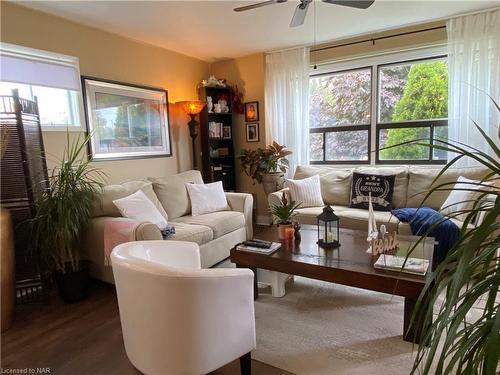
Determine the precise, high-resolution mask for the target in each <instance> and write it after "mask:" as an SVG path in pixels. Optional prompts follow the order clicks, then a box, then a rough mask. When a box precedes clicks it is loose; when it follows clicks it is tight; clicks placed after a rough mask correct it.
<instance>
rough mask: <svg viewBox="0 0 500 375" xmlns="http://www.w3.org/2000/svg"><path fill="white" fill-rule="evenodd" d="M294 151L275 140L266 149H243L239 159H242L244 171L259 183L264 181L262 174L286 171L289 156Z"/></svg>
mask: <svg viewBox="0 0 500 375" xmlns="http://www.w3.org/2000/svg"><path fill="white" fill-rule="evenodd" d="M291 154H292V151H289V150H287V149H286V147H285V146H283V145H280V144H279V143H277V142H275V141H273V143H272V144H271V145H269V146H267V147H266V148H265V149H263V148H258V149H257V150H247V149H243V150H241V153H240V155H239V156H238V159H240V163H241V168H242V170H243V172H245V174H246V175H247V176H249V177H251V178H252V180H254V181H257V182H258V183H261V182H262V176H263V175H265V174H270V173H277V172H281V173H285V172H286V171H287V169H288V160H287V159H286V157H287V156H289V155H291Z"/></svg>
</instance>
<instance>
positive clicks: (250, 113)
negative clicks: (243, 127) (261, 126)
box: [245, 102, 259, 122]
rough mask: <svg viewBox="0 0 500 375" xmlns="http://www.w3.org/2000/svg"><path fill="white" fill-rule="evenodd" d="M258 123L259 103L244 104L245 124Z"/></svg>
mask: <svg viewBox="0 0 500 375" xmlns="http://www.w3.org/2000/svg"><path fill="white" fill-rule="evenodd" d="M254 121H259V102H247V103H245V122H254Z"/></svg>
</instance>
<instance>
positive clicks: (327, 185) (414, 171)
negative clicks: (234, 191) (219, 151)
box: [268, 166, 487, 235]
mask: <svg viewBox="0 0 500 375" xmlns="http://www.w3.org/2000/svg"><path fill="white" fill-rule="evenodd" d="M441 169H442V167H427V166H390V167H389V166H377V167H372V166H366V167H357V168H341V167H323V166H321V167H317V166H298V167H297V169H296V170H295V176H294V179H303V178H307V177H311V176H313V175H319V176H320V181H321V195H322V198H323V201H324V203H325V204H329V205H331V206H332V208H333V209H334V211H335V213H336V215H337V216H338V217H339V219H340V227H341V228H347V229H355V230H363V231H366V230H367V228H368V210H365V209H359V208H350V207H349V202H350V195H351V183H352V175H353V172H359V173H374V174H380V175H396V178H395V182H394V194H393V199H392V204H393V208H401V207H419V206H420V204H421V203H422V201H423V199H424V198H425V196H426V194H427V193H428V192H429V190H430V188H431V185H432V182H433V181H434V179H435V178H436V177H437V175H438V174H439V172H440V171H441ZM486 174H487V171H486V170H484V169H481V168H455V169H449V170H447V171H446V172H445V173H444V174H443V175H442V176H441V177H440V178H439V179H438V181H437V182H436V184H442V183H448V182H456V181H457V179H458V177H460V176H464V177H467V178H469V179H473V180H480V179H482V178H483V177H485V175H486ZM283 192H285V193H286V194H288V189H286V188H285V189H283V190H280V191H278V192H276V193H272V194H270V195H269V197H268V202H269V205H270V206H272V205H277V204H281V195H282V193H283ZM448 194H449V191H437V192H434V193H433V194H431V195H430V197H429V198H428V199H427V200H426V201H425V206H427V207H431V208H434V209H436V210H439V208H440V207H441V206H442V204H443V203H444V201H445V200H446V198H447V196H448ZM321 210H322V207H308V208H299V209H297V211H296V212H297V219H298V220H299V222H300V223H301V224H312V225H315V224H316V223H317V221H316V216H317V215H319V214H320V213H321ZM374 214H375V219H376V221H377V224H379V225H380V224H385V226H386V228H387V230H388V231H390V232H392V231H397V232H398V233H400V234H403V235H411V234H412V233H411V228H410V225H409V224H408V223H403V222H400V221H399V220H398V219H397V218H396V217H395V216H393V215H392V214H391V212H388V211H387V212H386V211H375V212H374ZM452 220H453V221H455V222H456V223H457V225H458V226H459V227H461V225H462V223H461V222H459V221H458V220H455V219H452ZM478 220H480V218H478Z"/></svg>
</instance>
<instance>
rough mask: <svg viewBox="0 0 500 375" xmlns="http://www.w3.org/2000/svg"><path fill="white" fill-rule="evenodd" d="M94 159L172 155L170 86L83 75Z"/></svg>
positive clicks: (88, 127)
mask: <svg viewBox="0 0 500 375" xmlns="http://www.w3.org/2000/svg"><path fill="white" fill-rule="evenodd" d="M82 88H83V96H84V100H83V102H84V105H85V119H86V121H87V130H88V131H89V133H91V135H92V136H91V141H90V144H89V154H90V157H91V158H92V159H93V160H110V159H132V158H148V157H162V156H172V148H171V141H170V124H169V119H168V93H167V90H164V89H159V88H155V87H147V86H138V85H132V84H128V83H122V82H115V81H107V80H103V79H99V78H92V77H82Z"/></svg>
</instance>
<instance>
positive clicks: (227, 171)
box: [198, 87, 235, 191]
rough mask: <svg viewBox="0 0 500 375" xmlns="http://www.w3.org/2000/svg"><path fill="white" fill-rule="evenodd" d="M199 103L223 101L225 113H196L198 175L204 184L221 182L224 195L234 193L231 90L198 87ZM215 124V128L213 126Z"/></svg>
mask: <svg viewBox="0 0 500 375" xmlns="http://www.w3.org/2000/svg"><path fill="white" fill-rule="evenodd" d="M198 95H199V99H200V100H202V101H205V102H206V101H207V97H209V96H210V97H211V98H212V101H213V103H214V104H216V103H217V102H218V100H219V99H223V100H226V101H227V105H228V107H229V109H228V111H227V112H221V113H215V112H213V110H214V109H212V112H208V106H205V108H204V109H203V111H201V113H200V138H201V166H202V167H201V173H202V175H203V179H204V181H205V182H215V181H222V184H223V185H224V190H225V191H234V190H235V173H234V172H235V171H234V168H235V155H234V142H233V135H234V132H233V114H232V107H231V104H232V97H231V89H230V88H223V87H201V88H200V89H199V93H198ZM214 124H215V125H214Z"/></svg>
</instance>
